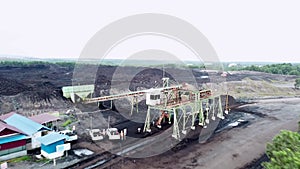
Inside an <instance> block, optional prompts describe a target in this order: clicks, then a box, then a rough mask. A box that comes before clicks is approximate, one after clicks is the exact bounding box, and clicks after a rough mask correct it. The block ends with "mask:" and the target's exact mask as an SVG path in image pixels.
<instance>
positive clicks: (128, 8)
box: [0, 0, 300, 62]
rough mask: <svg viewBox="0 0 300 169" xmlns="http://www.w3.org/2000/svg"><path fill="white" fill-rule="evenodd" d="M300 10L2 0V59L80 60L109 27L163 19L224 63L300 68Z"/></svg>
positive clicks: (288, 2) (223, 0)
mask: <svg viewBox="0 0 300 169" xmlns="http://www.w3.org/2000/svg"><path fill="white" fill-rule="evenodd" d="M299 7H300V1H298V0H285V1H283V0H281V1H279V0H251V1H241V0H218V1H215V0H210V1H199V0H198V1H197V0H194V1H175V0H163V1H162V0H151V1H141V0H134V1H130V0H127V1H121V0H120V1H115V0H110V1H87V0H85V1H74V0H65V1H62V0H51V1H50V0H49V1H39V0H36V1H33V0H26V1H21V0H20V1H16V0H7V1H4V0H0V55H21V56H30V57H39V58H59V57H64V58H77V57H79V55H80V52H81V50H82V49H83V47H84V45H85V44H86V42H87V41H88V40H89V39H90V38H91V37H92V36H93V35H94V34H95V33H96V32H97V31H98V30H100V29H101V28H103V27H104V26H106V25H107V24H109V23H111V22H114V21H116V20H118V19H121V18H123V17H125V16H130V15H134V14H140V13H161V14H168V15H172V16H176V17H178V18H181V19H183V20H185V21H187V22H189V23H191V24H192V25H194V26H195V27H197V28H198V29H199V30H200V31H201V32H202V33H203V34H204V35H205V36H206V37H207V38H208V40H209V41H210V43H211V44H212V45H213V47H214V48H215V50H216V52H217V53H218V56H219V58H220V60H221V61H273V62H300V47H299V44H300V22H299V20H300V10H299ZM139 42H140V39H139ZM132 44H134V42H132ZM132 44H131V45H132ZM137 44H139V45H140V44H141V43H137ZM123 45H124V44H123ZM131 45H129V44H127V48H130V47H132V46H131ZM147 45H149V44H147ZM125 46H126V45H125ZM149 47H150V48H151V47H152V48H156V46H151V44H150V46H149ZM125 48H126V47H125ZM116 49H117V48H116ZM177 49H178V48H177ZM168 50H172V49H168ZM122 52H125V51H121V50H120V51H119V53H122ZM169 52H171V53H172V52H173V53H174V51H169ZM176 52H178V51H175V53H176ZM179 53H180V51H179ZM182 54H185V53H184V52H182V53H181V54H180V55H182Z"/></svg>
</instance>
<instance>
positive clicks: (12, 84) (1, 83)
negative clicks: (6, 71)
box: [0, 76, 29, 96]
mask: <svg viewBox="0 0 300 169" xmlns="http://www.w3.org/2000/svg"><path fill="white" fill-rule="evenodd" d="M28 89H29V88H28V87H27V86H26V85H24V84H22V83H20V82H18V81H16V80H11V79H6V78H4V77H1V76H0V95H4V96H12V95H16V94H18V93H21V92H23V91H26V90H28Z"/></svg>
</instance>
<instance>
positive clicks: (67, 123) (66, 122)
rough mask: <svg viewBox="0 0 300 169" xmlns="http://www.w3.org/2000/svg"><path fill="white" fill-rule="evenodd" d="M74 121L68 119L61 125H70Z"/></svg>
mask: <svg viewBox="0 0 300 169" xmlns="http://www.w3.org/2000/svg"><path fill="white" fill-rule="evenodd" d="M71 123H72V120H71V119H68V120H67V121H65V122H64V123H63V124H62V125H61V126H62V127H67V126H68V125H70V124H71Z"/></svg>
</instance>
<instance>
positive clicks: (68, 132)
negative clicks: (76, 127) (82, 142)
mask: <svg viewBox="0 0 300 169" xmlns="http://www.w3.org/2000/svg"><path fill="white" fill-rule="evenodd" d="M58 133H59V134H64V135H67V136H69V137H68V138H67V139H66V141H67V142H69V141H75V140H77V139H78V136H77V135H76V134H75V133H74V132H73V131H71V130H62V131H59V132H58Z"/></svg>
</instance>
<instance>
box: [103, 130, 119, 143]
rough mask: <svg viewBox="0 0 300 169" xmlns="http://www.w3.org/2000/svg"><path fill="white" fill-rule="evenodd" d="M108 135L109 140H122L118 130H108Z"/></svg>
mask: <svg viewBox="0 0 300 169" xmlns="http://www.w3.org/2000/svg"><path fill="white" fill-rule="evenodd" d="M106 135H107V136H108V139H109V140H120V139H121V136H120V133H119V132H118V129H117V128H108V129H107V130H106Z"/></svg>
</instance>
